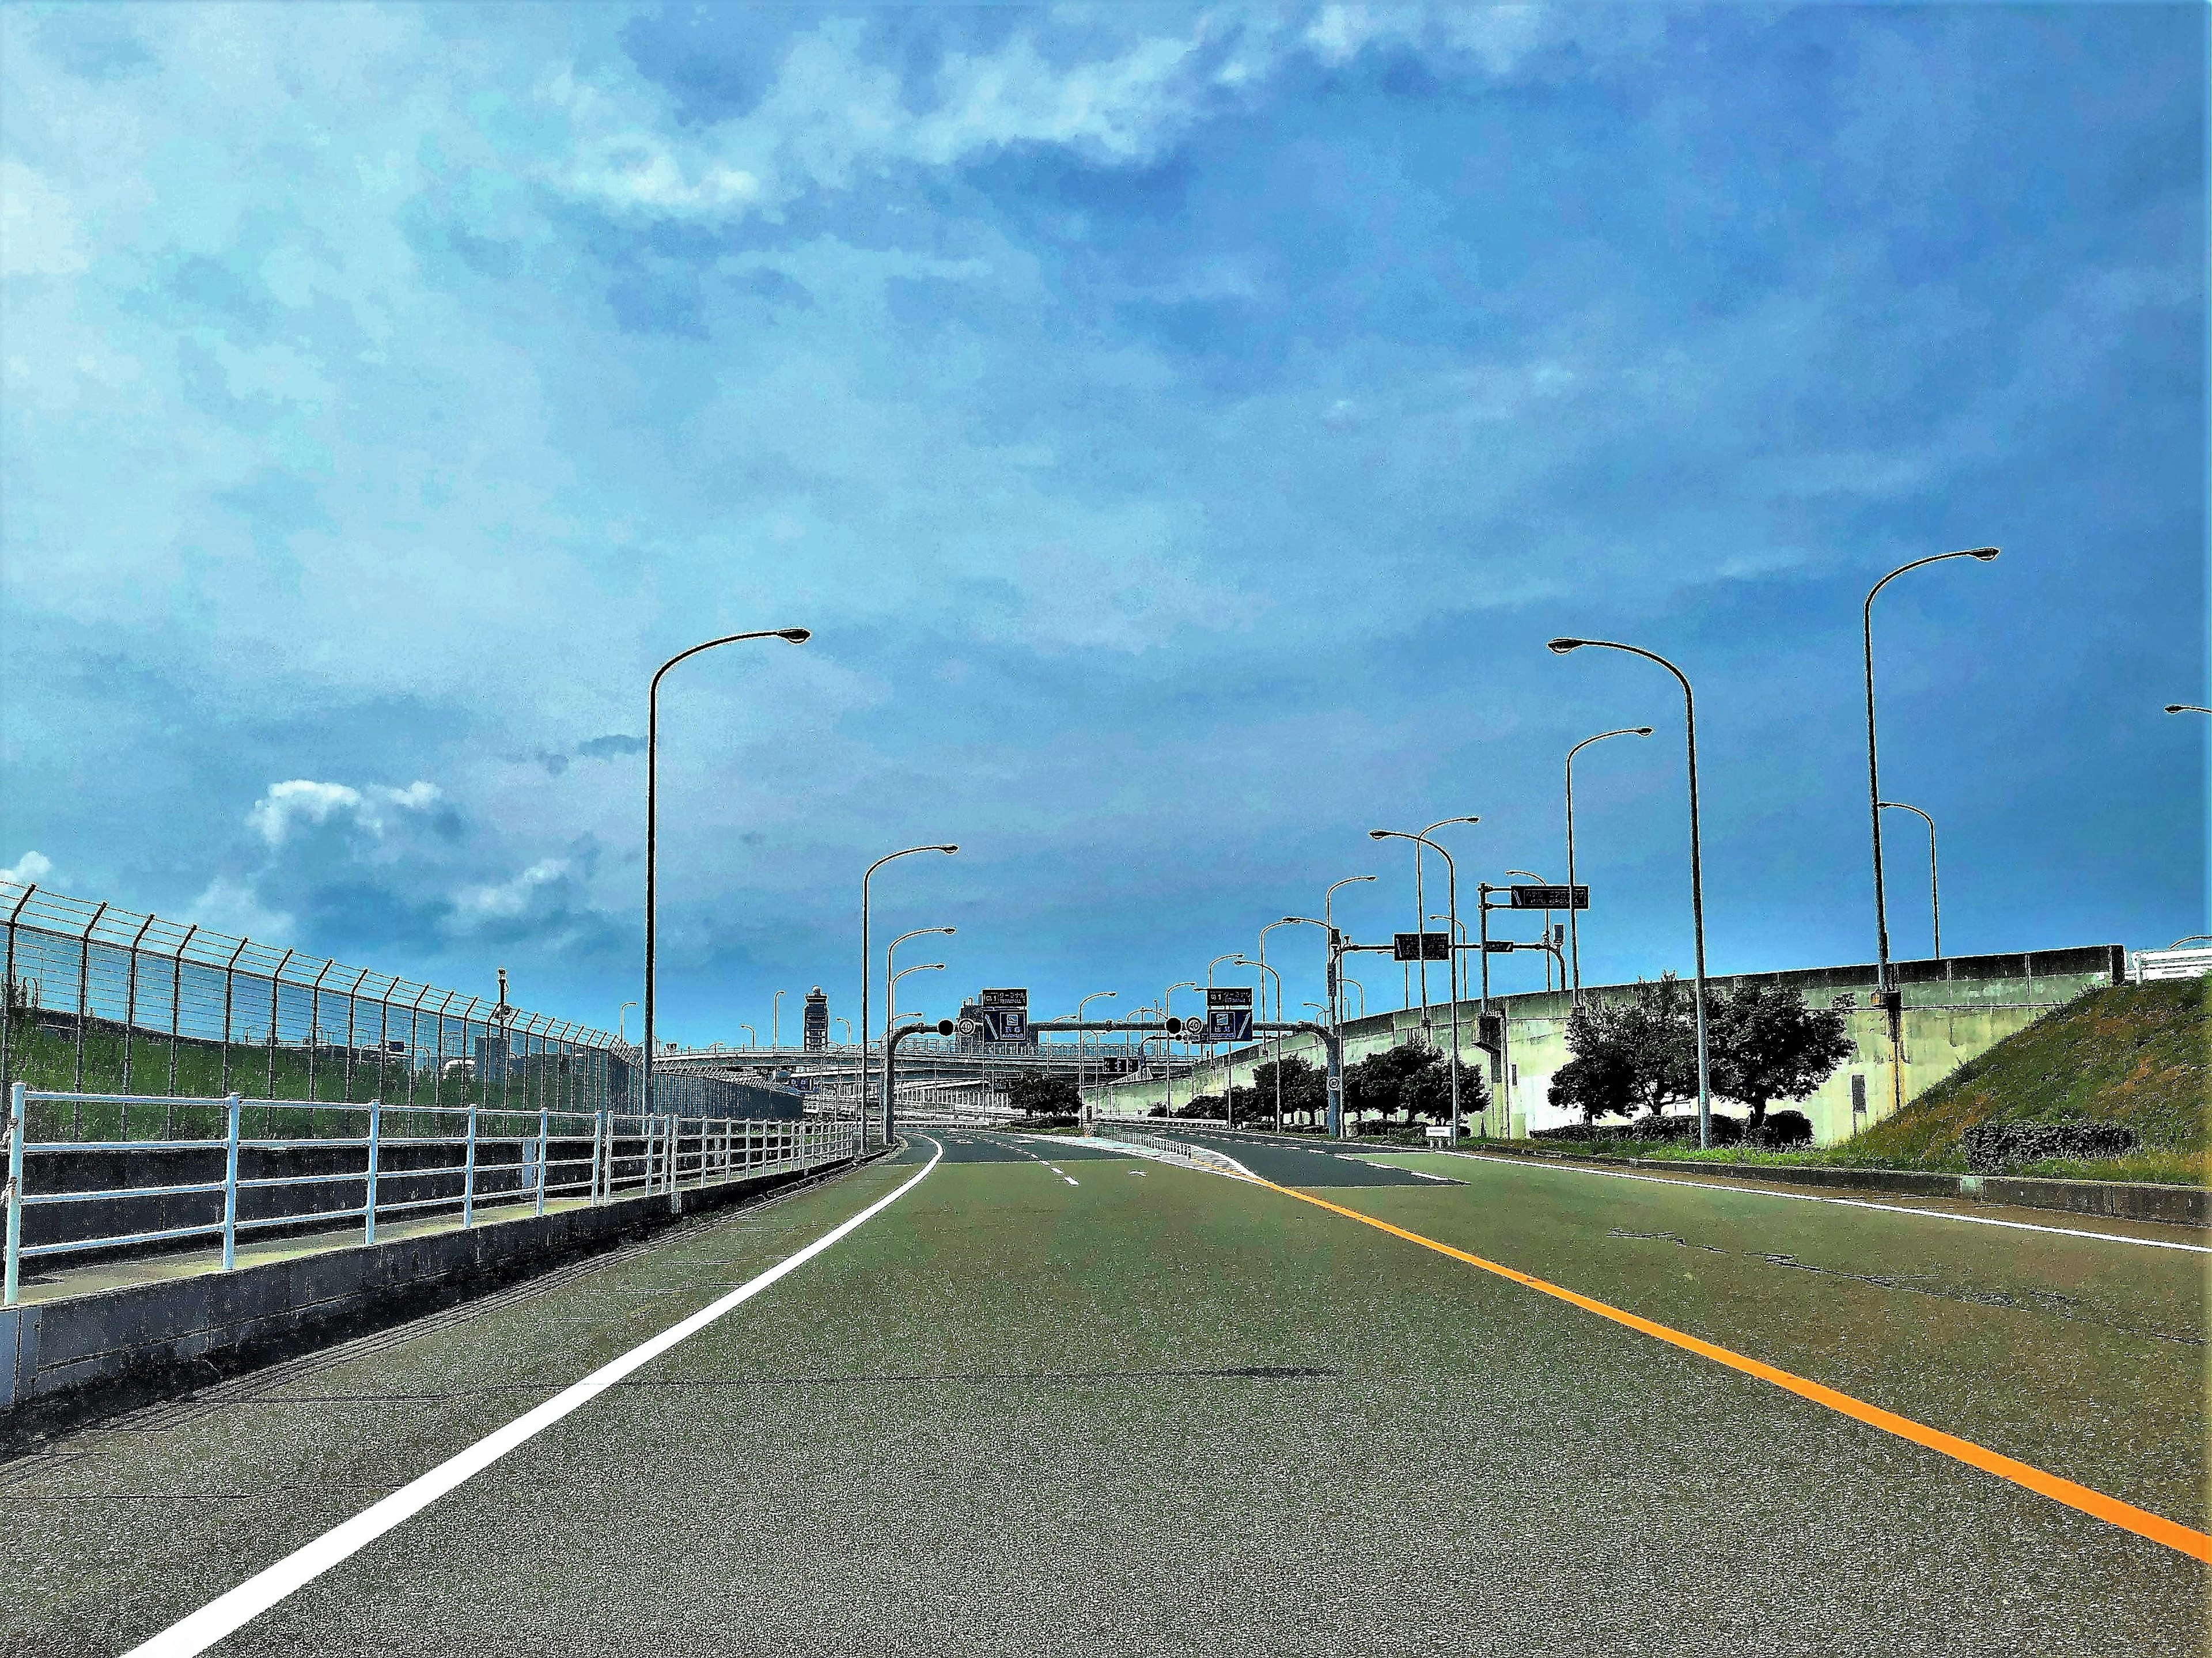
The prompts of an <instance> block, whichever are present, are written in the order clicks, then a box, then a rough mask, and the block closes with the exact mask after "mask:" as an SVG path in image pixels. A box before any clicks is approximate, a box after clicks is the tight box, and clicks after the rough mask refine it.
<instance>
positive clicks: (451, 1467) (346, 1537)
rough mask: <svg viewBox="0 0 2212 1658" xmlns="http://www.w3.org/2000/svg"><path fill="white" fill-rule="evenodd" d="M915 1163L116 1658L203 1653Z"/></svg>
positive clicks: (648, 1357) (673, 1335)
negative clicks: (673, 1320)
mask: <svg viewBox="0 0 2212 1658" xmlns="http://www.w3.org/2000/svg"><path fill="white" fill-rule="evenodd" d="M918 1138H921V1139H928V1140H929V1142H930V1144H931V1145H935V1146H937V1155H936V1156H935V1157H932V1158H931V1159H930V1160H929V1161H928V1163H926V1164H924V1165H923V1167H922V1170H921V1174H919V1175H915V1177H914V1178H913V1179H912V1180H910V1181H907V1182H906V1184H905V1185H903V1186H902V1187H899V1188H898V1189H897V1190H896V1191H895V1192H893V1193H891V1194H890V1196H889V1197H884V1198H878V1199H877V1200H876V1201H875V1202H873V1203H872V1204H870V1205H869V1206H867V1207H866V1208H865V1209H863V1210H862V1211H860V1213H859V1214H857V1215H854V1217H853V1218H851V1219H850V1220H848V1221H845V1222H843V1223H842V1224H839V1225H837V1226H836V1227H833V1228H832V1229H831V1230H829V1231H827V1232H824V1233H823V1235H822V1236H820V1237H818V1238H817V1239H815V1240H814V1242H811V1243H810V1244H808V1245H807V1246H806V1247H805V1248H804V1249H801V1250H799V1252H798V1253H797V1254H793V1255H790V1256H787V1257H786V1258H785V1259H784V1260H781V1261H778V1262H777V1263H776V1264H775V1266H771V1267H769V1269H768V1271H766V1272H763V1273H762V1274H761V1275H760V1276H759V1277H757V1278H753V1279H751V1280H750V1281H749V1282H747V1283H745V1284H741V1285H739V1286H738V1288H737V1289H735V1290H732V1291H730V1293H729V1294H727V1295H726V1296H724V1297H722V1298H721V1299H720V1301H716V1302H714V1303H710V1304H708V1306H705V1307H702V1308H701V1309H699V1310H698V1311H697V1312H696V1313H694V1314H692V1315H691V1316H690V1317H689V1318H687V1319H684V1321H681V1322H680V1323H677V1324H671V1325H670V1326H669V1327H668V1328H666V1329H665V1330H663V1331H662V1332H661V1333H659V1335H657V1336H653V1337H651V1338H649V1339H647V1340H645V1341H643V1342H641V1343H640V1344H639V1345H636V1346H635V1347H633V1348H631V1349H630V1350H629V1351H628V1352H626V1353H624V1354H623V1356H622V1357H620V1358H617V1359H614V1360H612V1361H611V1362H610V1363H605V1364H603V1365H601V1366H600V1367H599V1369H598V1370H594V1371H592V1373H591V1375H589V1376H586V1377H585V1378H584V1379H583V1380H582V1381H581V1382H576V1383H575V1384H574V1385H573V1386H571V1387H569V1388H565V1389H563V1390H562V1392H560V1393H557V1394H554V1396H553V1397H552V1398H550V1399H549V1400H546V1401H545V1402H544V1404H543V1405H540V1406H538V1408H537V1409H535V1410H533V1411H531V1412H527V1413H526V1414H525V1415H522V1416H519V1417H517V1418H515V1419H514V1420H513V1421H512V1422H510V1423H508V1424H507V1425H506V1426H505V1427H504V1428H500V1429H497V1430H495V1431H493V1432H491V1433H489V1434H487V1435H486V1436H484V1437H483V1438H482V1439H479V1440H478V1441H477V1442H476V1443H475V1444H473V1445H471V1446H470V1447H469V1448H467V1449H466V1450H465V1451H462V1452H459V1453H458V1454H457V1455H453V1456H451V1457H448V1458H447V1460H446V1461H443V1462H441V1463H440V1464H439V1465H438V1466H437V1467H435V1468H433V1469H431V1470H430V1471H429V1473H426V1474H422V1475H421V1476H420V1477H418V1478H416V1479H413V1480H410V1482H409V1483H408V1484H406V1485H402V1486H401V1487H400V1488H399V1489H398V1491H394V1492H392V1495H391V1496H389V1497H386V1498H384V1499H383V1500H382V1501H381V1502H379V1503H374V1504H373V1505H371V1506H370V1507H368V1508H366V1509H362V1511H361V1512H360V1513H359V1514H357V1515H354V1517H353V1518H352V1519H350V1520H348V1521H343V1522H342V1523H340V1524H339V1525H337V1526H335V1527H331V1529H330V1530H329V1531H326V1532H325V1533H323V1534H322V1535H321V1536H320V1537H319V1538H317V1539H316V1540H314V1541H313V1542H312V1543H309V1544H307V1545H305V1546H302V1547H301V1548H299V1549H296V1550H295V1551H294V1552H292V1553H290V1554H288V1555H286V1556H285V1557H284V1558H283V1559H282V1560H279V1561H278V1562H276V1564H275V1565H273V1566H270V1567H267V1568H265V1569H264V1570H261V1571H258V1572H256V1573H255V1574H254V1575H253V1576H251V1577H249V1578H247V1579H246V1581H245V1582H243V1583H240V1585H239V1586H238V1587H237V1588H234V1589H232V1590H231V1591H230V1592H229V1593H228V1594H222V1595H218V1596H217V1597H216V1599H215V1600H210V1602H208V1604H207V1605H206V1606H202V1607H201V1608H200V1609H199V1610H198V1611H197V1612H194V1613H192V1614H191V1616H190V1617H188V1618H185V1619H181V1620H180V1621H179V1622H177V1623H174V1624H172V1625H170V1626H169V1627H168V1628H167V1629H165V1630H163V1631H161V1633H160V1634H159V1635H156V1636H155V1637H153V1638H152V1639H150V1640H148V1641H145V1642H143V1643H141V1644H139V1645H137V1646H135V1647H133V1648H132V1649H131V1650H130V1651H129V1652H127V1653H125V1655H124V1658H190V1655H192V1654H196V1653H201V1652H204V1651H206V1650H207V1649H209V1648H210V1647H211V1646H213V1645H214V1644H215V1643H216V1642H218V1641H220V1640H222V1639H223V1637H226V1636H228V1635H230V1634H233V1633H234V1632H235V1631H238V1630H240V1629H242V1628H243V1627H245V1625H247V1624H248V1623H251V1622H252V1620H253V1619H256V1618H258V1617H259V1616H260V1615H261V1614H262V1613H263V1612H266V1611H268V1610H269V1608H270V1607H271V1606H275V1605H276V1603H277V1602H278V1601H279V1600H283V1599H284V1597H285V1596H287V1595H289V1594H291V1593H292V1592H293V1591H294V1590H295V1589H297V1588H300V1587H301V1586H302V1585H303V1584H306V1583H309V1582H313V1581H314V1580H315V1579H316V1578H318V1577H319V1576H322V1575H323V1574H324V1573H325V1572H326V1571H328V1570H330V1569H331V1567H332V1566H335V1565H337V1564H339V1563H340V1562H341V1561H343V1560H344V1559H346V1558H349V1556H351V1555H354V1554H356V1553H357V1552H360V1551H361V1550H362V1549H364V1548H366V1547H368V1545H370V1544H371V1543H373V1542H374V1541H375V1540H377V1539H378V1538H380V1537H381V1536H383V1535H384V1533H386V1532H388V1531H390V1530H391V1529H392V1527H395V1526H397V1525H398V1524H399V1523H400V1522H401V1521H404V1520H407V1519H409V1518H410V1517H411V1516H412V1515H416V1514H419V1513H421V1512H422V1510H423V1509H427V1508H428V1507H429V1506H430V1504H432V1503H435V1502H436V1501H437V1500H438V1499H439V1498H440V1497H443V1496H444V1495H445V1494H446V1493H447V1491H452V1490H453V1488H454V1487H455V1486H457V1485H460V1484H461V1483H462V1482H463V1481H464V1480H465V1479H468V1478H469V1477H470V1476H471V1475H472V1474H477V1473H482V1472H483V1470H484V1469H486V1468H488V1467H490V1466H491V1465H492V1464H493V1463H495V1462H496V1461H499V1460H500V1458H501V1457H503V1456H505V1455H507V1453H508V1452H509V1451H511V1450H513V1449H514V1448H515V1447H517V1446H518V1445H520V1444H523V1443H524V1442H526V1441H528V1440H530V1439H532V1438H534V1437H535V1436H538V1434H541V1433H543V1432H544V1430H546V1429H548V1428H550V1427H551V1426H552V1425H553V1424H555V1423H556V1422H558V1421H560V1420H561V1418H563V1417H565V1416H567V1415H568V1414H569V1413H570V1412H573V1411H575V1410H577V1409H578V1408H579V1407H580V1406H584V1405H586V1404H588V1403H589V1402H590V1401H591V1400H593V1399H596V1398H597V1397H599V1394H603V1393H605V1391H606V1390H607V1389H608V1388H611V1387H613V1386H614V1385H615V1383H617V1382H620V1381H621V1380H622V1379H623V1377H624V1376H628V1375H629V1373H630V1372H631V1371H633V1370H637V1369H638V1368H640V1367H641V1366H642V1365H646V1364H649V1363H652V1362H653V1360H654V1359H656V1358H659V1357H660V1356H661V1355H662V1354H663V1353H665V1352H666V1351H668V1350H669V1349H670V1348H671V1347H673V1346H675V1345H677V1343H678V1342H680V1341H682V1340H684V1339H685V1338H686V1337H687V1336H692V1335H696V1334H697V1333H699V1332H700V1331H702V1330H703V1329H705V1328H706V1327H708V1325H710V1324H712V1323H713V1322H714V1321H715V1320H716V1319H718V1318H720V1317H721V1316H722V1315H723V1314H725V1313H726V1312H728V1311H730V1310H731V1309H732V1308H734V1307H736V1306H738V1304H739V1303H744V1302H747V1301H750V1300H751V1299H752V1298H753V1297H755V1296H757V1295H758V1294H759V1293H760V1292H761V1291H763V1290H765V1289H767V1288H768V1287H769V1285H770V1284H774V1283H775V1282H776V1280H777V1279H779V1278H782V1277H784V1276H785V1275H786V1274H787V1273H789V1272H794V1271H796V1270H797V1269H798V1268H799V1267H800V1266H804V1265H805V1263H806V1262H808V1261H810V1260H813V1259H814V1257H815V1256H817V1255H818V1254H821V1253H822V1252H823V1250H824V1249H827V1248H829V1246H830V1245H831V1244H833V1243H835V1242H837V1241H838V1240H839V1239H840V1238H842V1237H844V1236H846V1235H847V1234H848V1233H850V1232H852V1231H853V1230H855V1229H856V1228H858V1227H859V1226H860V1225H861V1224H863V1223H864V1222H866V1221H867V1220H869V1219H871V1218H873V1217H874V1216H876V1215H879V1214H881V1213H882V1212H884V1210H886V1209H888V1208H890V1206H891V1205H893V1204H894V1203H896V1202H897V1201H898V1200H899V1199H901V1198H902V1197H904V1196H905V1195H906V1194H907V1193H908V1192H911V1191H912V1190H914V1188H915V1187H917V1186H919V1185H920V1184H921V1181H922V1180H923V1178H924V1176H926V1175H927V1174H928V1173H929V1171H930V1170H931V1169H934V1168H936V1167H937V1165H938V1163H939V1162H940V1161H941V1160H942V1159H943V1157H944V1156H945V1148H944V1146H943V1145H939V1144H938V1142H937V1141H936V1140H935V1139H931V1138H930V1137H929V1136H928V1135H926V1134H925V1135H921V1136H919V1137H918Z"/></svg>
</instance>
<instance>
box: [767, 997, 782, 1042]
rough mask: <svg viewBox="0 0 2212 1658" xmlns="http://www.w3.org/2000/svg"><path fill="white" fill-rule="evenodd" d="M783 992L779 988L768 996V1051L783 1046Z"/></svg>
mask: <svg viewBox="0 0 2212 1658" xmlns="http://www.w3.org/2000/svg"><path fill="white" fill-rule="evenodd" d="M784 994H785V993H784V992H782V991H781V990H779V991H777V992H776V993H775V995H773V996H771V997H770V998H769V1004H768V1046H769V1052H770V1053H775V1051H776V1050H778V1049H780V1048H781V1047H782V1046H783V998H784Z"/></svg>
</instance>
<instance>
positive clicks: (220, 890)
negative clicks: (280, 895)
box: [182, 875, 295, 944]
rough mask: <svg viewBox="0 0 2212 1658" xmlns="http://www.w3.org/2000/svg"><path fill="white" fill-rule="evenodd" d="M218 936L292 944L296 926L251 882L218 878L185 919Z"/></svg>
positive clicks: (199, 897) (195, 903)
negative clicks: (218, 934)
mask: <svg viewBox="0 0 2212 1658" xmlns="http://www.w3.org/2000/svg"><path fill="white" fill-rule="evenodd" d="M182 919H184V920H187V921H191V922H193V923H195V924H197V925H198V926H204V927H206V928H209V929H210V931H212V932H227V933H228V934H230V935H231V936H232V937H233V938H252V939H254V940H256V941H258V943H261V944H289V943H290V942H291V941H292V937H293V931H294V926H295V923H294V920H293V918H292V917H291V915H290V914H288V913H286V912H285V911H283V910H280V909H271V908H270V907H269V906H268V905H266V904H264V903H263V902H262V901H261V895H260V894H259V893H258V892H257V891H256V890H254V887H253V884H252V882H250V881H237V880H233V879H232V878H230V877H228V876H227V875H218V876H216V878H215V879H214V880H212V881H210V882H209V883H208V884H207V889H206V890H205V891H204V892H202V893H201V894H200V896H198V897H197V898H195V899H194V900H192V902H191V905H190V906H189V907H188V908H186V909H185V914H184V916H183V918H182Z"/></svg>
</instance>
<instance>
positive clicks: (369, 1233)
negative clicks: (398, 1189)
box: [362, 1100, 384, 1243]
mask: <svg viewBox="0 0 2212 1658" xmlns="http://www.w3.org/2000/svg"><path fill="white" fill-rule="evenodd" d="M382 1139H384V1102H382V1101H381V1100H371V1101H370V1102H368V1199H367V1200H366V1201H365V1202H363V1204H362V1218H363V1219H364V1221H365V1222H366V1225H365V1226H364V1228H363V1230H364V1233H365V1236H363V1237H362V1242H364V1243H374V1242H376V1154H377V1151H378V1150H379V1146H380V1142H381V1141H382Z"/></svg>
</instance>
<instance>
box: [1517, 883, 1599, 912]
mask: <svg viewBox="0 0 2212 1658" xmlns="http://www.w3.org/2000/svg"><path fill="white" fill-rule="evenodd" d="M1507 890H1509V891H1510V892H1511V893H1512V895H1513V902H1512V903H1511V904H1510V905H1509V906H1508V908H1512V909H1570V908H1572V909H1588V908H1589V888H1588V887H1586V886H1579V885H1577V886H1573V887H1510V888H1508V889H1507ZM1570 899H1571V900H1572V901H1573V902H1571V903H1570V902H1569V900H1570Z"/></svg>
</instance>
